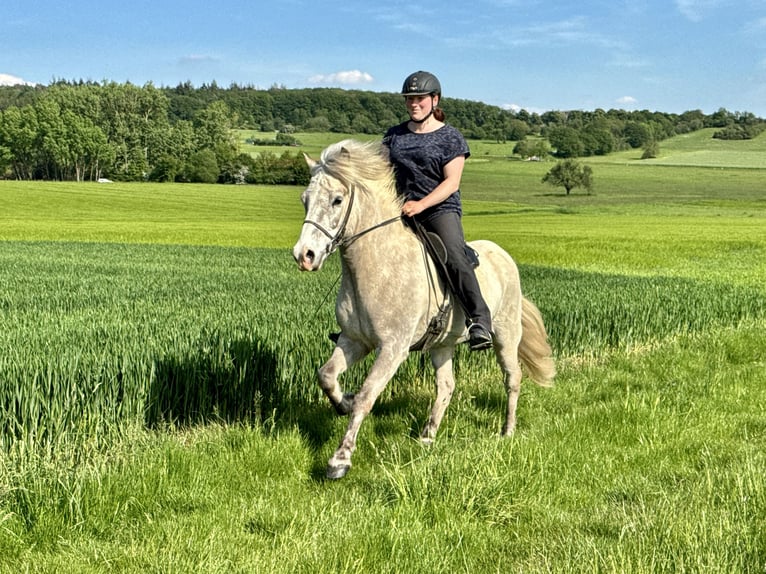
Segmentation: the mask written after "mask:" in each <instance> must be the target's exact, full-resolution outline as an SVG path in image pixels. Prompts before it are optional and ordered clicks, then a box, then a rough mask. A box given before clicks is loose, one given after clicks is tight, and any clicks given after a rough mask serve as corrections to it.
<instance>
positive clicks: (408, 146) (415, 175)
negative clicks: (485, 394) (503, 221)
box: [383, 71, 492, 351]
mask: <svg viewBox="0 0 766 574" xmlns="http://www.w3.org/2000/svg"><path fill="white" fill-rule="evenodd" d="M402 95H403V96H404V97H405V104H406V106H407V112H408V113H409V116H410V119H409V120H408V121H406V122H404V123H402V124H399V125H397V126H394V127H392V128H390V129H389V130H388V131H387V132H386V135H385V137H384V138H383V145H384V146H386V147H387V148H388V151H389V157H390V159H391V163H392V164H393V166H394V170H395V173H396V183H397V190H398V192H399V193H400V194H401V195H403V196H404V198H405V203H404V205H403V206H402V214H403V215H404V216H405V220H407V218H412V219H414V220H415V221H416V222H417V223H419V224H420V225H422V226H423V227H424V228H425V230H426V231H429V232H432V233H435V234H436V235H438V236H439V238H440V239H441V241H442V243H443V244H444V247H445V249H446V253H447V260H446V270H447V273H448V275H449V281H450V283H451V285H452V288H453V290H454V291H455V295H456V296H457V298H458V300H459V301H460V304H461V305H462V307H463V309H464V311H465V314H466V326H467V327H468V336H469V339H468V343H469V346H470V348H471V350H474V351H479V350H483V349H488V348H490V347H491V346H492V317H491V315H490V311H489V308H488V307H487V304H486V303H485V301H484V298H483V297H482V294H481V290H480V288H479V282H478V280H477V279H476V273H475V272H474V266H475V263H474V260H472V258H471V257H470V256H469V253H473V251H472V250H470V247H468V246H467V245H466V243H465V238H464V235H463V225H462V222H461V217H462V204H461V201H460V179H461V178H462V175H463V166H464V164H465V160H466V158H467V157H468V156H469V155H470V154H471V152H470V150H469V149H468V144H467V143H466V141H465V138H463V135H462V134H461V133H460V132H459V131H458V130H457V129H456V128H455V127H453V126H451V125H449V124H446V123H444V112H443V111H442V109H441V108H439V107H438V106H439V101H440V100H441V85H440V84H439V80H438V79H437V78H436V76H434V75H433V74H431V73H429V72H423V71H419V72H415V73H413V74H410V75H409V76H407V78H406V79H405V80H404V85H403V86H402ZM469 250H470V251H469Z"/></svg>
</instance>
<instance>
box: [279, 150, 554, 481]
mask: <svg viewBox="0 0 766 574" xmlns="http://www.w3.org/2000/svg"><path fill="white" fill-rule="evenodd" d="M306 161H307V162H308V164H309V167H310V169H311V181H310V182H309V185H308V187H307V188H306V190H305V191H304V192H303V195H302V196H301V201H302V202H303V206H304V208H305V210H306V219H305V220H304V222H303V228H302V230H301V235H300V237H299V239H298V242H297V243H296V244H295V247H294V249H293V256H294V257H295V260H296V262H297V263H298V266H299V267H300V269H301V270H304V271H317V270H319V269H320V268H321V267H322V265H323V264H324V262H325V260H326V259H327V257H328V256H329V255H330V254H331V253H332V252H333V251H335V249H336V248H339V249H340V256H341V265H342V279H341V285H340V289H339V291H338V297H337V301H336V305H335V315H336V319H337V321H338V324H339V325H340V328H341V333H340V335H339V337H338V339H337V344H336V347H335V349H334V350H333V353H332V356H331V357H330V359H329V360H328V361H327V362H326V363H325V364H324V365H323V366H322V367H321V368H320V369H319V384H320V385H321V387H322V390H323V391H324V392H325V394H326V395H327V397H328V398H329V399H330V402H331V403H332V404H333V406H334V407H335V409H336V410H337V411H338V413H340V414H344V415H350V419H349V423H348V429H347V430H346V434H345V435H344V436H343V440H341V443H340V446H339V447H338V449H337V450H336V451H335V454H334V455H333V456H332V458H330V460H329V463H328V467H327V476H328V478H341V477H343V476H345V474H346V473H347V472H348V470H349V468H351V455H352V454H353V452H354V450H355V448H356V438H357V434H358V432H359V428H360V426H361V424H362V421H363V420H364V418H365V417H366V416H367V414H368V413H369V412H370V411H371V410H372V407H373V404H374V403H375V401H376V399H377V398H378V396H379V395H380V393H381V391H382V390H383V389H384V388H385V386H386V384H388V381H389V380H390V379H391V378H392V377H393V375H394V373H395V372H396V370H397V369H398V368H399V366H400V365H401V364H402V362H403V361H404V360H405V359H406V358H407V355H408V353H409V352H410V351H411V350H412V349H413V348H418V347H419V346H422V345H423V341H424V335H425V334H426V333H427V332H428V331H429V325H430V324H431V323H432V320H433V319H434V317H435V316H437V314H438V312H439V307H440V306H441V305H440V303H441V302H443V300H444V294H443V291H442V285H441V282H440V281H439V280H438V279H434V278H435V277H437V275H435V271H434V269H433V265H432V263H431V260H430V258H428V257H426V256H425V251H424V248H423V245H422V243H421V242H420V240H419V239H418V238H417V237H416V236H415V234H414V233H413V232H412V231H410V229H409V228H408V227H407V226H405V225H404V224H403V223H402V221H401V219H400V209H401V199H400V197H399V196H397V193H396V186H395V180H394V175H393V170H392V167H391V164H390V163H389V161H388V159H387V157H386V155H385V152H384V151H383V149H382V148H381V146H380V145H379V144H377V143H375V144H370V143H360V142H358V141H354V140H345V141H342V142H339V143H336V144H333V145H331V146H329V147H327V148H326V149H325V150H324V151H323V152H322V154H321V157H320V160H319V161H318V162H315V161H313V160H311V159H310V158H309V157H308V156H306ZM470 245H471V246H472V247H473V248H474V249H475V250H476V251H477V252H478V253H479V258H480V262H481V264H480V265H479V267H478V268H477V269H476V274H477V277H478V279H479V282H480V284H481V289H482V293H483V295H484V298H485V299H486V301H487V304H488V305H489V307H490V309H491V310H492V325H493V328H494V335H495V337H494V351H495V355H496V357H497V362H498V364H499V365H500V368H501V369H502V371H503V373H504V384H505V389H506V392H507V395H508V406H507V411H506V416H505V423H504V425H503V430H502V433H503V435H510V434H511V433H512V432H513V430H514V428H515V426H516V404H517V401H518V398H519V390H520V385H521V367H520V364H519V363H520V362H521V364H523V365H524V367H526V370H527V372H528V374H529V375H530V376H531V378H532V379H533V380H534V381H535V382H537V383H538V384H540V385H542V386H550V385H551V384H552V381H553V377H554V375H555V367H554V363H553V359H552V358H551V348H550V346H549V345H548V342H547V338H548V337H547V333H546V331H545V326H544V325H543V321H542V318H541V316H540V312H539V311H538V309H537V307H535V305H534V304H533V303H532V302H530V301H529V300H527V299H526V298H525V297H523V296H522V294H521V286H520V283H519V273H518V270H517V268H516V264H515V263H514V261H513V259H511V256H510V255H508V253H506V252H505V251H504V250H503V249H501V248H500V247H499V246H497V245H496V244H494V243H492V242H490V241H475V242H472V243H471V244H470ZM442 319H443V322H444V323H445V328H444V329H443V330H439V331H438V332H437V333H436V334H434V335H433V336H432V337H431V339H430V340H429V341H428V350H429V352H430V355H431V362H432V364H433V366H434V369H435V372H436V400H435V401H434V403H433V406H432V408H431V414H430V417H429V419H428V422H427V423H426V425H425V428H424V429H423V432H422V434H421V440H422V441H423V442H426V443H430V442H432V441H433V440H434V438H435V436H436V432H437V430H438V428H439V425H440V424H441V421H442V418H443V416H444V413H445V411H446V409H447V407H448V405H449V402H450V399H451V398H452V393H453V391H454V389H455V380H454V377H453V374H452V356H453V353H454V350H455V346H456V345H457V344H459V343H462V342H464V341H466V337H467V330H466V327H465V317H464V315H463V313H462V311H461V309H460V307H459V306H453V307H450V310H449V311H448V312H447V316H446V317H442ZM431 331H432V333H433V329H432V330H431ZM373 350H374V351H376V355H377V357H376V359H375V362H374V364H373V365H372V368H371V369H370V371H369V373H368V374H367V377H366V378H365V380H364V382H363V384H362V385H361V388H360V389H359V391H358V392H357V393H356V395H353V394H344V392H343V391H342V389H341V387H340V385H339V383H338V377H339V376H340V375H341V374H342V373H343V372H344V371H345V370H346V369H347V368H348V367H350V366H351V365H352V364H354V363H356V362H357V361H359V360H361V359H362V358H364V357H365V356H366V355H368V354H369V353H370V352H372V351H373Z"/></svg>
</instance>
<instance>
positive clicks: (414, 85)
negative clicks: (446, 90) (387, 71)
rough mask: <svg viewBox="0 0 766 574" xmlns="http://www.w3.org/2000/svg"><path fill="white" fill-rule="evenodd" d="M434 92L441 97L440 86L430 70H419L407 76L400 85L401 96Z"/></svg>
mask: <svg viewBox="0 0 766 574" xmlns="http://www.w3.org/2000/svg"><path fill="white" fill-rule="evenodd" d="M433 94H436V95H437V96H439V97H440V98H441V95H442V86H441V84H440V83H439V80H438V78H437V77H436V76H434V75H433V74H432V73H431V72H424V71H423V70H420V71H419V72H415V73H413V74H410V75H409V76H407V78H406V79H405V80H404V84H403V85H402V95H403V96H427V95H433Z"/></svg>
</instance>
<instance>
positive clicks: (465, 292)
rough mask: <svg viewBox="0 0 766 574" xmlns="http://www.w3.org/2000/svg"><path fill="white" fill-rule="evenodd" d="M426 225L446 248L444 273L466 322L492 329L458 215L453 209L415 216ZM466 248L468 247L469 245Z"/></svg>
mask: <svg viewBox="0 0 766 574" xmlns="http://www.w3.org/2000/svg"><path fill="white" fill-rule="evenodd" d="M419 221H420V223H421V225H422V226H423V227H424V228H425V229H426V231H430V232H432V233H435V234H436V235H438V236H439V238H440V239H441V240H442V243H444V247H445V249H446V251H447V273H448V274H449V278H450V281H451V282H452V287H453V289H454V290H455V295H456V296H457V298H458V299H459V300H460V303H461V304H462V306H463V309H464V310H465V313H466V315H467V319H468V323H469V324H472V323H479V324H480V325H482V326H483V327H485V328H486V329H487V330H491V329H492V316H491V313H490V311H489V307H487V304H486V302H485V301H484V297H482V295H481V289H480V288H479V281H478V280H477V279H476V273H475V271H474V262H473V261H472V260H471V259H470V258H469V257H468V254H467V253H466V244H465V236H464V235H463V224H462V222H461V221H460V215H459V214H458V213H454V212H449V211H448V212H445V213H436V214H433V215H431V216H429V217H428V218H426V219H422V220H419ZM469 249H470V248H469Z"/></svg>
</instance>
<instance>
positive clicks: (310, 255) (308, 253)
mask: <svg viewBox="0 0 766 574" xmlns="http://www.w3.org/2000/svg"><path fill="white" fill-rule="evenodd" d="M304 257H305V259H306V260H307V261H309V262H310V263H313V262H314V251H313V250H311V249H309V250H307V251H306V254H305V255H304Z"/></svg>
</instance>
